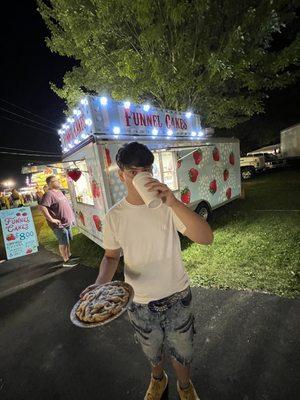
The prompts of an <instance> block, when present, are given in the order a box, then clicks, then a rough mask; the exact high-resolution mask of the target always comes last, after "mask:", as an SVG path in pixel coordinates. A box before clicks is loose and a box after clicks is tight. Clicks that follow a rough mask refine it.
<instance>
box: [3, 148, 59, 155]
mask: <svg viewBox="0 0 300 400" xmlns="http://www.w3.org/2000/svg"><path fill="white" fill-rule="evenodd" d="M0 149H1V150H18V151H30V152H31V153H45V154H47V155H49V154H51V155H56V156H58V155H60V154H59V153H49V152H47V151H42V150H27V149H19V148H16V147H5V146H0Z"/></svg>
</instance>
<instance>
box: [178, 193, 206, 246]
mask: <svg viewBox="0 0 300 400" xmlns="http://www.w3.org/2000/svg"><path fill="white" fill-rule="evenodd" d="M170 207H171V208H172V210H173V211H174V213H175V214H176V216H177V217H178V218H179V219H180V221H181V222H182V223H183V224H184V225H185V226H186V230H185V231H184V233H183V235H184V236H187V237H188V238H189V239H190V240H192V241H193V242H195V243H199V244H211V243H212V242H213V240H214V234H213V231H212V229H211V227H210V226H209V224H208V223H207V222H206V220H205V219H204V218H203V217H201V216H200V215H198V214H197V213H195V212H194V211H192V210H191V209H190V208H188V207H187V206H185V205H184V204H183V203H181V201H179V200H177V199H176V201H174V203H173V204H172V205H171V206H170Z"/></svg>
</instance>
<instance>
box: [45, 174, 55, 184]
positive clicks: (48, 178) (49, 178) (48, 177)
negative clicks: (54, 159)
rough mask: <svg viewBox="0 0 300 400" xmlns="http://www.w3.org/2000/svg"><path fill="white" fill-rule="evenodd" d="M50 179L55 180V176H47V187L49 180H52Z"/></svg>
mask: <svg viewBox="0 0 300 400" xmlns="http://www.w3.org/2000/svg"><path fill="white" fill-rule="evenodd" d="M52 178H55V175H50V176H47V178H46V182H47V185H48V186H49V185H50V182H51V179H52Z"/></svg>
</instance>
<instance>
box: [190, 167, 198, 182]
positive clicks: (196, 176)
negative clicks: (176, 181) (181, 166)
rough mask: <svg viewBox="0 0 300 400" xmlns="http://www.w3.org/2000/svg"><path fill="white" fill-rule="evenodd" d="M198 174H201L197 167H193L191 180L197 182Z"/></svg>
mask: <svg viewBox="0 0 300 400" xmlns="http://www.w3.org/2000/svg"><path fill="white" fill-rule="evenodd" d="M198 175H199V172H198V170H197V169H196V168H191V169H190V170H189V178H190V181H191V182H196V180H197V178H198Z"/></svg>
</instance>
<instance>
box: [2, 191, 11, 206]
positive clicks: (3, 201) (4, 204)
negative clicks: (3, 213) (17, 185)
mask: <svg viewBox="0 0 300 400" xmlns="http://www.w3.org/2000/svg"><path fill="white" fill-rule="evenodd" d="M9 209H10V203H9V199H8V197H7V196H5V195H4V193H2V194H1V195H0V210H9Z"/></svg>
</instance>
